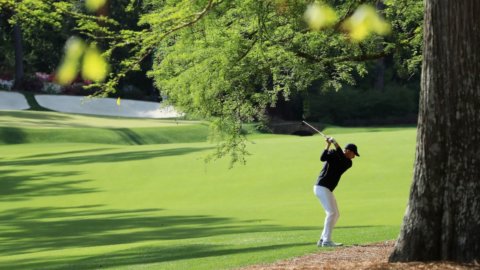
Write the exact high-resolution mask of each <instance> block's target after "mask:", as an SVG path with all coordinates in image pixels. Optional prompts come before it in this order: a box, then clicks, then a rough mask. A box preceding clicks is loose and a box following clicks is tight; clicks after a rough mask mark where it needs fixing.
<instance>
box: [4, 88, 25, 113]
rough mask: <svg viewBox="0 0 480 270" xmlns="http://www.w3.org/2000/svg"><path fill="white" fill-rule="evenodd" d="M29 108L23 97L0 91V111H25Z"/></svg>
mask: <svg viewBox="0 0 480 270" xmlns="http://www.w3.org/2000/svg"><path fill="white" fill-rule="evenodd" d="M28 108H30V106H29V105H28V102H27V99H26V98H25V96H24V95H22V94H20V93H15V92H6V91H0V110H26V109H28Z"/></svg>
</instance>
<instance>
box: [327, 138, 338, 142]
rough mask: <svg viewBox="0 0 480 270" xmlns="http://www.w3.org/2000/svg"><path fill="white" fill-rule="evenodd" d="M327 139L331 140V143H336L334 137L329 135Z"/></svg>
mask: <svg viewBox="0 0 480 270" xmlns="http://www.w3.org/2000/svg"><path fill="white" fill-rule="evenodd" d="M328 141H329V142H331V143H337V141H335V139H334V138H333V137H330V138H329V139H328Z"/></svg>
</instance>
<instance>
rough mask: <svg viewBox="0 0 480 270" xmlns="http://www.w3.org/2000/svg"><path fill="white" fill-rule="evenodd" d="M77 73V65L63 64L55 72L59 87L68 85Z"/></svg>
mask: <svg viewBox="0 0 480 270" xmlns="http://www.w3.org/2000/svg"><path fill="white" fill-rule="evenodd" d="M77 73H78V64H77V63H64V64H62V65H61V66H60V68H59V69H58V70H57V76H56V80H57V82H58V83H59V84H61V85H69V84H70V83H72V81H73V80H75V77H76V76H77Z"/></svg>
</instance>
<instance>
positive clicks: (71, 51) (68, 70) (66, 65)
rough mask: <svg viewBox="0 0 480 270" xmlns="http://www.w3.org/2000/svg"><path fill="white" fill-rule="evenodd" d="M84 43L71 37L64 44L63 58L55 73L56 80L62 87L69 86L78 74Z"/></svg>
mask: <svg viewBox="0 0 480 270" xmlns="http://www.w3.org/2000/svg"><path fill="white" fill-rule="evenodd" d="M84 50H85V43H84V42H83V41H82V40H81V39H80V38H77V37H71V38H70V39H69V40H67V42H66V44H65V57H64V59H63V62H62V64H61V65H60V67H59V69H58V71H57V80H58V82H59V83H60V84H62V85H67V84H70V83H71V82H72V81H73V80H74V79H75V77H76V76H77V74H78V70H79V63H80V58H81V57H82V54H83V52H84Z"/></svg>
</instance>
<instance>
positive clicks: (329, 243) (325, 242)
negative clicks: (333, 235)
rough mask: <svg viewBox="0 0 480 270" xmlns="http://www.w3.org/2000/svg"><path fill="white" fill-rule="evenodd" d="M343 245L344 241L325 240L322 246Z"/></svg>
mask: <svg viewBox="0 0 480 270" xmlns="http://www.w3.org/2000/svg"><path fill="white" fill-rule="evenodd" d="M340 246H343V244H342V243H335V242H333V241H324V242H322V247H340Z"/></svg>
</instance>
